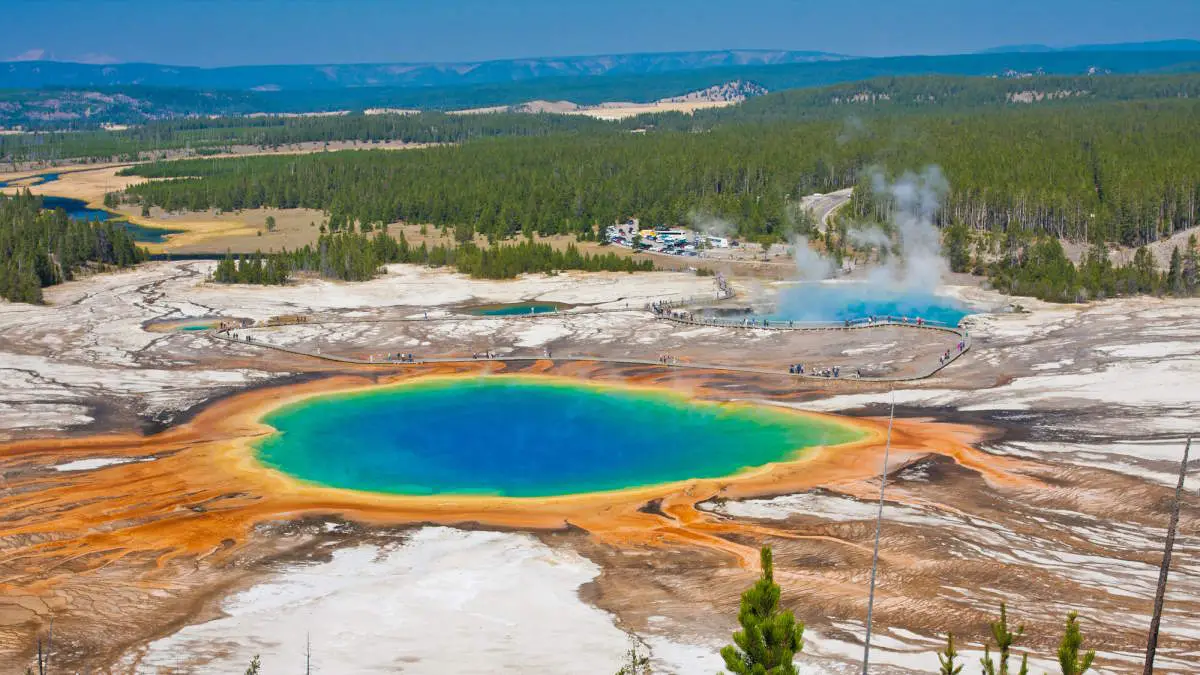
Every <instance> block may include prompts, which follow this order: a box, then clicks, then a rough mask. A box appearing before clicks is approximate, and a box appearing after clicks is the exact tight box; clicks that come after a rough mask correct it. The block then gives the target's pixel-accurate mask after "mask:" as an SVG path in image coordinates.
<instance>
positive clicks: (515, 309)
mask: <svg viewBox="0 0 1200 675" xmlns="http://www.w3.org/2000/svg"><path fill="white" fill-rule="evenodd" d="M567 307H569V305H564V304H562V303H558V302H515V303H511V304H501V305H479V306H477V307H468V308H467V309H466V310H465V311H466V313H467V314H473V315H475V316H523V315H526V314H547V313H550V312H557V311H559V310H560V309H566V308H567Z"/></svg>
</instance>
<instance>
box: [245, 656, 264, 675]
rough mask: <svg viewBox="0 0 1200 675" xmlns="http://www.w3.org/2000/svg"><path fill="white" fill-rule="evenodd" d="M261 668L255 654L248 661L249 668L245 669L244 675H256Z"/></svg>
mask: <svg viewBox="0 0 1200 675" xmlns="http://www.w3.org/2000/svg"><path fill="white" fill-rule="evenodd" d="M261 667H262V664H261V663H259V660H258V654H255V655H254V658H252V659H250V667H249V668H246V675H258V670H259V668H261Z"/></svg>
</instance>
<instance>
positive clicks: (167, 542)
mask: <svg viewBox="0 0 1200 675" xmlns="http://www.w3.org/2000/svg"><path fill="white" fill-rule="evenodd" d="M502 369H503V367H498V364H489V363H481V364H465V365H454V366H440V367H432V368H426V369H424V370H421V371H419V372H414V371H406V372H404V373H401V374H396V375H392V376H386V377H383V378H380V380H378V381H376V380H373V379H368V378H366V377H356V376H338V377H332V378H328V379H324V380H320V381H315V382H310V383H306V384H299V385H292V386H285V387H277V388H271V389H262V390H256V391H251V392H248V393H245V394H241V395H237V396H234V397H231V398H228V399H225V400H222V401H219V402H216V403H214V404H213V405H211V406H209V407H208V408H206V409H205V410H203V411H202V412H200V413H199V414H198V415H196V416H195V418H193V419H192V420H191V421H190V422H188V423H185V424H183V425H180V426H178V427H175V428H172V429H170V430H167V431H165V432H163V433H160V434H157V435H154V436H149V437H142V436H137V435H132V434H111V435H99V436H93V437H88V438H83V439H50V440H32V441H20V442H15V443H9V444H7V445H0V469H3V470H4V471H6V472H7V473H8V475H9V479H8V483H7V490H5V492H4V493H3V496H0V518H3V519H4V522H5V529H4V534H3V536H2V537H0V590H2V591H3V596H4V597H5V598H7V600H6V601H2V602H0V610H2V609H3V604H5V602H11V603H17V604H22V603H23V604H25V605H28V601H31V600H33V599H34V598H31V596H38V597H40V596H43V595H44V594H45V593H47V592H50V591H52V590H53V588H54V586H55V580H56V579H58V578H60V577H61V576H63V575H72V574H79V573H86V572H89V571H94V570H97V569H101V568H103V567H104V566H106V565H109V564H111V563H112V562H114V561H116V560H119V559H121V558H122V557H124V556H129V555H135V554H136V555H139V556H148V557H149V558H151V559H153V560H154V561H155V567H156V568H158V569H163V568H164V566H165V565H166V564H167V563H168V562H170V561H172V560H175V559H179V558H185V557H190V558H193V559H196V560H201V559H204V560H208V561H210V562H219V561H221V560H223V559H225V558H226V557H227V556H229V555H230V554H232V553H233V552H235V551H236V550H237V549H238V547H239V546H240V545H242V544H243V543H245V542H246V541H247V540H248V538H249V537H250V535H251V530H252V528H253V527H254V526H255V525H256V524H258V523H262V522H267V521H280V520H288V519H294V518H298V517H302V516H308V515H340V516H342V517H344V518H347V519H351V520H355V521H360V522H363V523H367V524H376V525H398V524H416V523H437V524H445V525H455V524H467V523H473V524H474V523H477V524H480V525H483V526H491V527H503V528H515V529H526V530H553V529H561V528H565V527H567V526H568V525H571V526H576V527H579V528H582V529H584V530H586V531H587V532H589V533H591V535H592V536H594V537H596V538H597V539H599V540H600V541H603V542H606V543H609V544H612V545H616V546H639V545H650V546H657V545H685V546H698V547H704V548H710V549H715V550H720V551H723V552H725V553H728V554H729V555H731V556H733V557H734V558H736V559H737V560H738V562H739V564H741V565H742V566H744V567H754V566H755V565H756V564H757V551H755V550H754V549H753V548H751V547H749V546H746V545H743V544H739V543H735V542H734V541H730V540H729V539H728V537H729V536H730V535H736V534H738V533H746V534H757V535H766V536H783V537H794V536H795V535H788V534H787V533H785V532H781V531H779V530H773V529H771V528H767V527H762V526H756V525H746V524H739V523H735V522H732V521H727V520H725V519H723V518H721V517H719V516H716V515H713V514H710V513H706V512H704V511H701V510H699V509H698V508H697V504H699V503H700V502H703V501H705V500H708V499H711V498H714V497H723V498H731V499H744V498H751V497H763V496H769V495H778V494H789V493H797V492H803V491H806V490H810V489H813V488H816V487H831V486H840V487H839V489H845V491H847V492H864V491H865V490H864V489H863V488H864V485H865V484H866V482H867V481H870V480H871V479H873V478H875V477H876V476H878V474H879V470H880V468H881V461H882V452H883V445H884V434H885V431H886V421H880V420H872V419H851V418H840V417H835V416H831V415H820V414H817V413H799V412H797V413H795V414H798V415H800V414H803V415H811V416H815V417H825V418H828V419H833V420H835V421H837V422H839V423H841V424H849V425H853V426H855V427H858V428H859V429H861V430H863V431H864V432H866V435H865V437H864V438H863V439H861V440H859V441H856V442H852V443H848V444H844V445H840V446H835V447H825V448H816V449H813V450H811V451H807V452H805V453H803V454H802V455H800V456H799V457H798V458H797V459H795V460H793V461H788V462H780V463H776V464H771V465H767V466H764V467H760V468H757V469H754V470H750V471H746V472H743V473H740V474H737V475H735V476H729V477H725V478H719V479H704V480H689V481H681V482H676V483H670V484H665V485H657V486H651V487H644V488H637V489H630V490H622V491H615V492H604V493H594V494H583V495H570V496H562V497H547V498H504V497H485V496H402V495H383V494H374V493H365V492H356V491H351V490H341V489H334V488H326V487H320V486H315V485H309V484H305V483H302V482H300V481H297V480H295V479H292V478H290V477H288V476H286V475H283V474H281V473H279V472H276V471H274V470H271V469H269V468H266V467H264V466H262V465H260V464H259V463H258V462H257V461H256V460H255V458H254V453H253V442H254V441H255V439H258V438H261V437H262V436H264V435H265V434H269V433H271V432H272V429H271V428H270V427H268V426H266V425H265V424H263V423H262V422H261V421H259V420H260V419H261V417H262V416H263V415H264V414H265V413H267V412H268V411H270V410H272V409H274V408H277V407H279V406H281V405H285V404H288V403H291V402H295V401H297V400H300V399H303V398H306V397H310V396H314V395H319V394H325V393H332V392H340V391H349V390H355V389H361V388H364V387H372V386H376V385H377V382H383V383H398V382H402V381H409V380H413V379H416V378H418V377H427V376H431V375H434V376H461V375H479V374H483V373H487V372H495V371H497V370H502ZM554 370H555V369H554V365H553V364H552V363H551V362H550V361H542V362H539V363H538V364H537V366H536V367H535V369H534V370H533V372H537V373H549V372H551V371H554ZM558 372H564V371H562V370H559V371H558ZM565 372H569V373H571V374H572V375H574V376H577V377H588V376H589V375H594V374H596V370H595V369H594V368H593V369H591V370H589V369H588V368H586V367H583V366H581V365H579V364H574V365H572V366H571V367H570V368H569V369H566V370H565ZM527 376H528V377H561V376H552V375H527ZM637 379H638V378H629V377H626V378H624V379H623V380H622V381H623V382H625V383H628V384H629V385H630V386H646V385H639V384H638V383H637V382H636V380H637ZM645 379H646V380H649V381H652V379H651V378H650V377H647V378H645ZM630 380H635V381H634V382H630ZM573 381H576V382H578V380H573ZM697 381H698V380H697ZM622 386H625V385H622ZM689 387H693V388H694V389H695V393H696V394H699V395H704V394H711V393H712V392H706V391H705V390H704V389H703V386H702V385H697V384H694V383H693V382H692V381H689ZM658 389H659V390H661V387H659V388H658ZM978 437H979V432H978V430H974V429H971V428H968V427H960V426H952V425H943V424H932V423H928V422H923V421H912V420H906V421H897V422H896V423H895V427H894V430H893V434H892V453H893V456H894V458H896V459H897V461H904V460H906V459H911V458H915V457H919V456H924V455H927V454H931V453H932V454H939V455H945V456H947V457H951V458H953V459H954V460H955V461H956V462H958V463H959V464H961V465H963V466H965V467H968V468H971V469H973V470H975V471H977V472H979V473H980V474H981V475H982V476H983V477H984V478H985V479H986V480H987V481H988V482H989V483H991V484H994V485H998V486H1005V487H1020V486H1032V485H1037V484H1038V482H1037V481H1036V480H1034V479H1031V478H1029V477H1027V476H1024V475H1022V474H1021V473H1020V468H1021V466H1022V464H1021V462H1020V461H1019V460H1015V459H1009V458H1000V457H993V456H990V455H986V454H985V453H982V452H979V451H977V450H973V449H972V448H970V447H969V446H968V445H967V443H968V442H970V441H971V440H975V439H978ZM150 454H154V455H155V456H156V457H157V459H155V460H154V461H147V462H136V463H126V464H119V465H111V466H107V467H104V468H100V469H96V470H92V471H85V472H78V473H53V472H51V473H47V472H45V471H44V469H42V467H45V466H48V465H54V464H57V463H61V462H64V461H70V460H76V459H80V458H84V457H122V458H134V457H139V458H140V457H145V456H147V455H150ZM654 500H659V508H658V512H655V511H654V510H653V509H644V507H645V506H646V505H647V503H648V502H651V501H654ZM825 539H831V540H835V541H839V543H846V542H841V541H840V540H836V539H833V538H825ZM848 545H850V546H856V545H854V544H848ZM22 598H23V599H22ZM0 614H2V612H0Z"/></svg>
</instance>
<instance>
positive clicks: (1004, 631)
mask: <svg viewBox="0 0 1200 675" xmlns="http://www.w3.org/2000/svg"><path fill="white" fill-rule="evenodd" d="M991 629H992V639H993V640H995V641H996V651H997V652H999V656H1000V665H999V668H997V666H996V663H995V662H994V661H992V651H991V647H990V646H985V647H984V648H983V658H982V659H980V660H979V663H980V665H982V666H983V673H984V675H1009V672H1008V659H1009V657H1010V656H1012V646H1013V643H1015V642H1016V641H1017V639H1018V638H1020V637H1021V636H1022V635H1024V634H1025V626H1024V625H1020V626H1017V630H1016V632H1015V633H1014V632H1012V631H1010V630H1009V629H1008V607H1006V606H1005V604H1004V603H1000V618H999V619H998V620H996V621H993V622H992V623H991ZM1017 673H1018V675H1028V674H1029V656H1028V655H1023V656H1022V657H1021V669H1020V670H1019V671H1017Z"/></svg>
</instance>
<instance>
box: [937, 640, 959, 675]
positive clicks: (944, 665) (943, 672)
mask: <svg viewBox="0 0 1200 675" xmlns="http://www.w3.org/2000/svg"><path fill="white" fill-rule="evenodd" d="M937 657H938V663H940V664H941V669H940V670H939V671H938V675H958V674H959V673H961V672H962V669H963V664H961V663H955V662H954V659H956V658H958V650H957V649H955V648H954V633H950V634H948V635H946V650H945V651H941V652H938V655H937Z"/></svg>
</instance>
